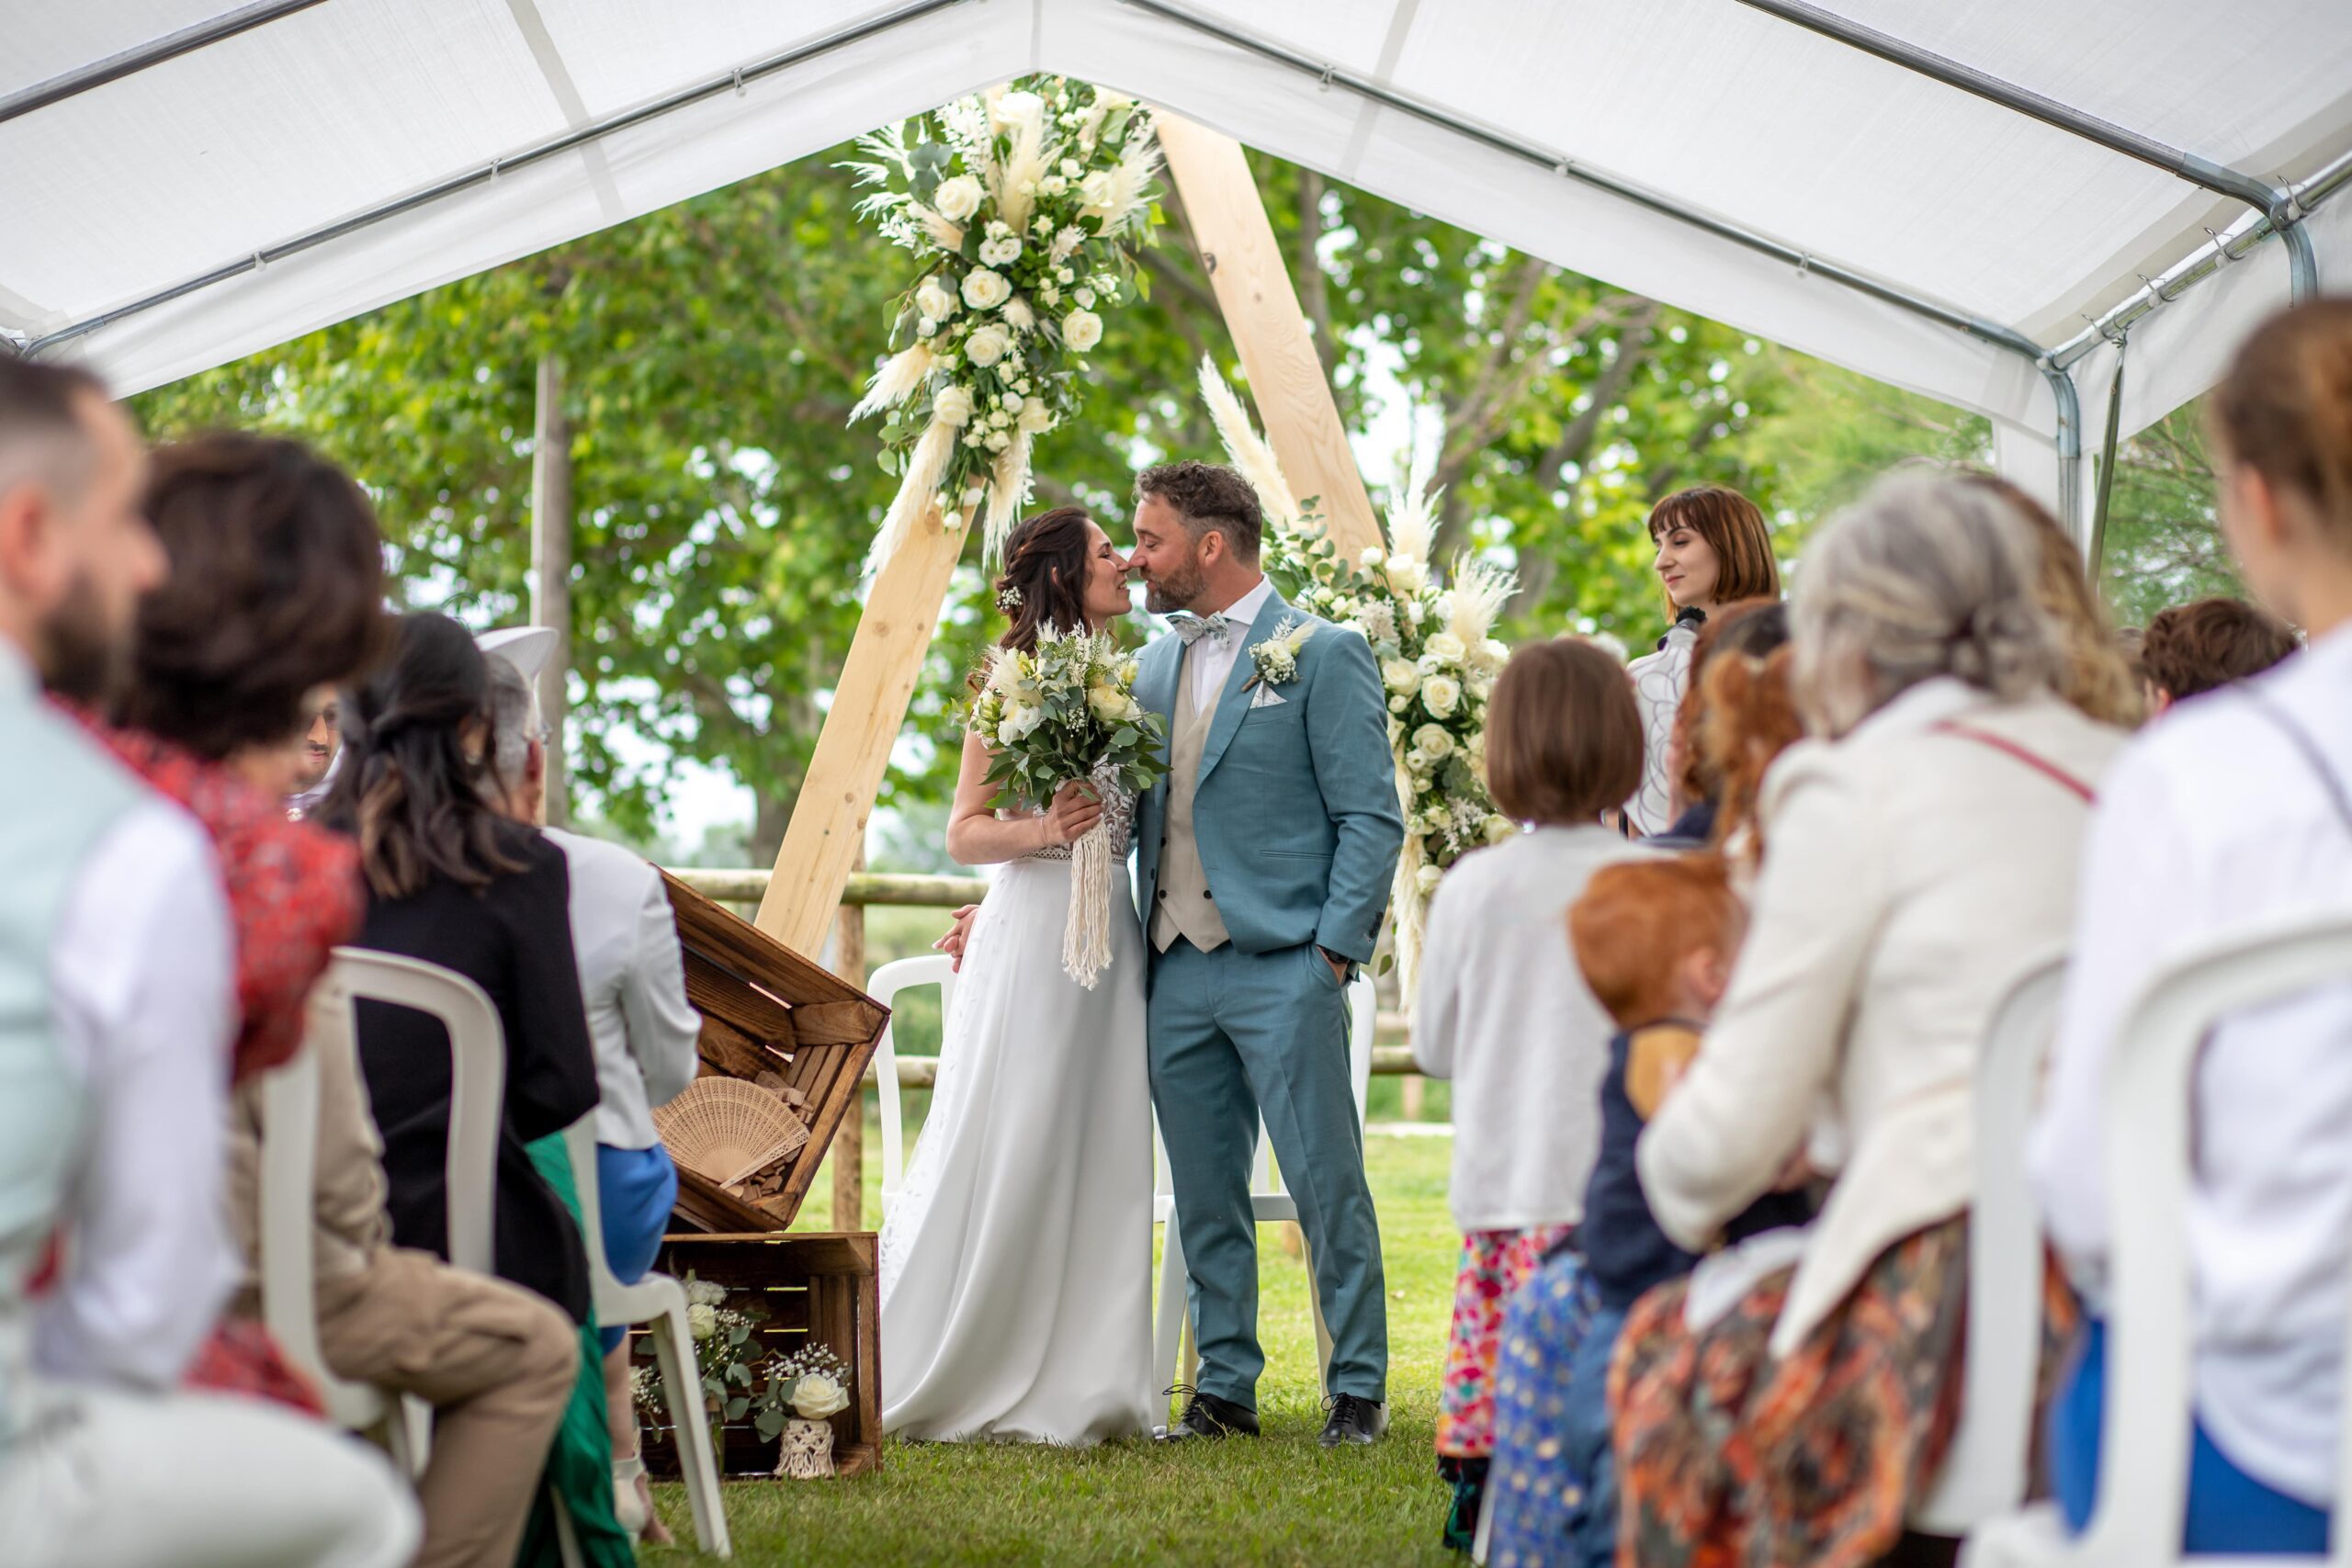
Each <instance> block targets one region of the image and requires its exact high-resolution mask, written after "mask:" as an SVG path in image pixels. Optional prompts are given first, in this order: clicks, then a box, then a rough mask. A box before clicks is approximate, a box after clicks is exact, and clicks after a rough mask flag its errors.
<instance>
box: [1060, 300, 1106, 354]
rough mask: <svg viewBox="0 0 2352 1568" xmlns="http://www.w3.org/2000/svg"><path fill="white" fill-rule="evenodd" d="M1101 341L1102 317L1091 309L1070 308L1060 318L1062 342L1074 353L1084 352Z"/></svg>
mask: <svg viewBox="0 0 2352 1568" xmlns="http://www.w3.org/2000/svg"><path fill="white" fill-rule="evenodd" d="M1102 341H1103V318H1102V317H1100V316H1098V315H1096V314H1095V313H1094V312H1093V311H1091V310H1072V311H1071V312H1070V313H1069V315H1067V316H1064V317H1063V318H1062V342H1064V343H1066V344H1069V346H1070V351H1071V352H1072V353H1074V354H1084V353H1085V352H1086V351H1087V350H1088V349H1090V348H1092V347H1093V346H1094V345H1095V344H1098V343H1101V342H1102Z"/></svg>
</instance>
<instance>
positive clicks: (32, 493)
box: [0, 356, 417, 1568]
mask: <svg viewBox="0 0 2352 1568" xmlns="http://www.w3.org/2000/svg"><path fill="white" fill-rule="evenodd" d="M140 482H141V457H140V452H139V444H138V439H137V437H136V435H135V434H133V433H132V430H131V427H130V422H129V421H128V420H127V419H125V418H124V417H123V415H122V414H121V412H119V411H118V410H117V409H115V408H114V407H113V406H112V405H111V404H109V403H108V402H107V400H106V394H105V390H104V389H103V388H102V387H101V386H100V385H99V384H98V383H97V382H96V380H95V379H93V378H90V377H88V376H86V375H85V374H82V373H80V372H76V371H72V370H64V369H59V368H55V367H41V366H35V365H30V364H27V363H26V362H24V361H22V360H17V359H10V358H6V357H5V356H0V756H5V757H6V758H7V760H8V761H7V766H6V767H5V768H0V1542H6V1559H7V1561H8V1562H9V1563H10V1564H11V1568H46V1565H49V1564H57V1565H60V1568H64V1565H68V1564H71V1565H73V1568H174V1565H175V1564H183V1563H185V1564H206V1565H213V1564H224V1563H232V1562H233V1563H238V1564H251V1565H253V1568H276V1565H279V1564H284V1565H287V1568H298V1565H300V1568H309V1565H316V1568H394V1565H395V1564H399V1563H402V1562H407V1561H408V1559H409V1556H410V1553H411V1552H412V1551H413V1550H414V1548H415V1545H416V1539H417V1522H416V1512H415V1508H414V1506H413V1504H412V1503H411V1502H409V1501H408V1499H407V1496H406V1492H405V1488H404V1487H403V1486H402V1485H401V1483H400V1481H399V1480H398V1478H397V1477H395V1476H394V1475H393V1473H392V1472H391V1469H390V1466H389V1465H387V1464H386V1463H385V1462H384V1461H383V1460H382V1458H381V1456H379V1455H377V1454H373V1453H370V1452H368V1451H367V1450H364V1449H361V1448H359V1447H357V1446H356V1445H353V1444H351V1443H348V1442H346V1441H345V1440H344V1439H343V1438H341V1437H340V1436H339V1435H337V1434H335V1433H333V1432H330V1431H328V1430H327V1429H326V1428H324V1427H321V1426H319V1425H317V1424H316V1423H315V1422H311V1421H309V1420H305V1419H303V1418H301V1417H300V1416H293V1415H290V1414H288V1413H286V1412H284V1411H282V1410H279V1409H277V1408H274V1407H271V1406H269V1405H266V1404H259V1403H256V1402H254V1401H250V1400H241V1399H232V1398H225V1397H221V1396H217V1395H206V1394H193V1393H173V1392H171V1389H172V1385H173V1384H174V1383H175V1382H176V1381H177V1380H178V1378H179V1376H180V1374H181V1372H182V1371H183V1370H184V1369H185V1367H186V1366H187V1361H188V1359H189V1357H190V1355H191V1353H192V1352H193V1351H194V1350H195V1349H196V1348H197V1346H198V1342H199V1341H200V1340H202V1338H203V1337H204V1336H205V1334H206V1332H207V1331H208V1330H209V1328H210V1326H211V1325H212V1321H213V1315H214V1312H215V1309H216V1308H217V1307H218V1305H219V1304H220V1301H221V1299H222V1297H223V1296H224V1295H226V1293H227V1292H228V1290H229V1288H230V1285H231V1284H232V1281H233V1280H234V1278H235V1259H234V1258H233V1256H232V1253H231V1251H230V1248H229V1246H228V1241H227V1237H226V1236H225V1235H224V1234H223V1232H222V1226H221V1220H220V1188H221V1165H222V1152H221V1126H222V1123H223V1122H224V1120H225V1111H224V1107H223V1105H222V1101H221V1095H222V1088H223V1085H224V1083H225V1082H226V1078H227V1073H226V1070H225V1062H226V1058H227V1055H228V1049H229V1043H230V1039H231V1036H232V1032H233V1029H234V1020H235V1016H236V1015H235V1003H234V1000H233V998H232V990H231V979H232V976H231V958H230V931H229V917H228V913H227V911H226V909H225V908H223V907H222V901H221V896H220V871H219V867H218V864H217V863H216V862H215V860H214V857H213V854H212V852H211V849H210V847H209V844H208V843H207V842H206V840H205V835H204V832H203V829H201V828H199V827H198V825H197V823H196V822H194V821H193V820H191V819H190V818H188V816H187V814H186V813H185V812H184V811H182V810H181V809H180V808H179V807H175V806H173V805H170V804H169V803H167V802H165V801H164V799H162V797H160V796H158V795H154V794H153V793H152V792H150V791H148V790H146V789H145V788H143V787H142V786H141V784H139V783H138V781H137V780H136V779H135V778H134V777H132V775H130V773H127V772H125V771H124V770H123V769H122V768H121V767H120V765H119V764H118V763H117V762H115V761H114V760H113V759H111V758H110V757H108V756H107V755H106V753H105V752H104V751H103V750H100V749H99V748H98V747H97V746H96V744H95V743H94V742H93V741H92V740H91V739H89V738H88V737H86V736H85V734H83V733H82V731H81V730H80V729H79V728H77V727H76V726H75V725H74V723H73V722H72V721H71V720H69V719H67V718H66V717H64V716H62V715H61V714H59V713H58V712H56V711H55V710H54V709H53V708H51V707H50V706H49V705H47V704H45V703H43V702H42V701H41V699H40V686H41V685H42V684H44V683H45V684H46V685H47V686H48V687H49V688H50V689H51V691H52V692H53V693H54V694H57V695H58V696H60V697H61V698H63V699H65V700H68V701H71V702H76V703H96V702H100V701H102V700H104V699H105V697H106V696H107V694H108V690H109V688H110V686H111V685H112V684H113V683H114V682H115V681H116V679H117V678H118V677H119V674H120V672H121V670H122V667H123V665H124V662H125V660H126V659H127V657H128V654H129V651H130V642H131V632H132V624H133V616H134V614H135V610H136V605H137V602H138V599H139V596H140V595H141V593H143V592H146V591H147V590H149V589H151V588H153V586H154V585H155V584H156V583H157V582H158V581H161V580H162V578H163V576H164V569H165V564H166V563H165V558H164V551H163V549H162V547H160V546H159V545H158V544H157V542H156V539H155V536H154V534H153V531H152V530H150V529H149V527H148V526H147V525H146V523H145V521H144V520H143V519H142V518H141V516H140V514H139V511H138V498H139V493H140ZM45 1258H51V1259H54V1260H55V1261H54V1263H53V1265H45V1262H44V1259H45ZM40 1275H46V1276H47V1282H46V1284H45V1286H44V1287H43V1288H42V1289H41V1290H40V1291H39V1292H36V1290H35V1287H34V1280H35V1279H36V1277H37V1276H40Z"/></svg>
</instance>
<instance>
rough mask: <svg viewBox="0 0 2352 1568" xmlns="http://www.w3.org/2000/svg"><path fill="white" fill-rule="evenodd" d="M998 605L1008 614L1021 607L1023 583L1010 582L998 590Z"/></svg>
mask: <svg viewBox="0 0 2352 1568" xmlns="http://www.w3.org/2000/svg"><path fill="white" fill-rule="evenodd" d="M996 607H997V608H998V609H1000V610H1001V611H1003V612H1004V613H1005V614H1006V615H1011V614H1012V612H1013V611H1015V610H1018V609H1019V608H1021V585H1020V584H1019V583H1017V582H1008V583H1006V584H1005V585H1004V586H1003V587H1001V588H1000V589H998V590H997V591H996Z"/></svg>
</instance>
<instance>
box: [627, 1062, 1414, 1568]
mask: <svg viewBox="0 0 2352 1568" xmlns="http://www.w3.org/2000/svg"><path fill="white" fill-rule="evenodd" d="M1392 1092H1393V1089H1392ZM1373 1115H1374V1122H1375V1124H1377V1122H1379V1120H1380V1108H1379V1106H1378V1104H1377V1103H1375V1105H1374V1113H1373ZM1366 1143H1367V1148H1366V1155H1365V1160H1366V1165H1367V1167H1368V1168H1369V1173H1370V1176H1371V1179H1372V1190H1373V1196H1374V1200H1375V1201H1376V1202H1377V1203H1378V1205H1379V1210H1380V1233H1381V1241H1382V1248H1383V1254H1384V1257H1385V1261H1386V1265H1387V1273H1388V1292H1389V1303H1388V1345H1389V1409H1390V1417H1391V1425H1390V1428H1389V1433H1388V1436H1387V1437H1386V1438H1385V1439H1384V1440H1383V1441H1382V1442H1380V1443H1379V1444H1377V1445H1375V1446H1374V1447H1373V1448H1371V1449H1369V1450H1342V1451H1338V1452H1331V1453H1326V1452H1325V1451H1323V1450H1321V1449H1319V1448H1317V1446H1316V1443H1315V1436H1316V1433H1317V1431H1318V1430H1320V1428H1321V1426H1322V1419H1323V1413H1322V1408H1321V1406H1322V1400H1321V1393H1320V1390H1319V1388H1318V1385H1317V1375H1316V1366H1315V1331H1314V1326H1313V1324H1312V1321H1311V1320H1310V1318H1309V1317H1308V1315H1307V1297H1306V1290H1307V1281H1306V1269H1305V1268H1304V1266H1303V1265H1302V1263H1301V1261H1300V1258H1299V1256H1298V1254H1297V1253H1296V1252H1295V1251H1293V1250H1291V1249H1290V1248H1289V1247H1285V1246H1284V1245H1283V1240H1282V1238H1281V1236H1280V1235H1279V1233H1280V1231H1281V1230H1282V1229H1283V1228H1284V1227H1279V1226H1271V1225H1270V1226H1263V1227H1261V1230H1260V1235H1259V1242H1260V1269H1261V1280H1262V1293H1261V1305H1260V1319H1259V1334H1260V1337H1261V1338H1262V1340H1263V1341H1264V1344H1265V1348H1266V1361H1267V1366H1266V1374H1265V1377H1264V1379H1263V1381H1262V1382H1261V1383H1260V1384H1259V1390H1258V1398H1259V1414H1260V1416H1261V1419H1262V1420H1263V1422H1264V1424H1265V1431H1266V1435H1265V1437H1264V1438H1262V1439H1261V1440H1259V1441H1256V1442H1249V1441H1243V1440H1232V1441H1227V1442H1222V1443H1192V1444H1186V1445H1182V1446H1181V1447H1177V1448H1168V1447H1161V1446H1158V1445H1155V1444H1152V1443H1150V1442H1148V1441H1135V1442H1125V1443H1115V1444H1108V1445H1105V1446H1103V1447H1102V1448H1099V1449H1095V1450H1088V1451H1069V1450H1052V1449H1041V1448H1032V1447H1015V1446H1011V1445H1004V1446H979V1445H964V1444H937V1443H914V1444H910V1443H897V1442H893V1443H891V1444H889V1445H888V1446H887V1447H886V1448H885V1450H884V1451H883V1460H882V1468H881V1472H880V1473H879V1474H876V1475H869V1476H863V1477H860V1478H858V1479H857V1480H854V1481H842V1482H826V1483H795V1482H788V1481H778V1482H748V1483H733V1484H730V1485H729V1487H728V1488H727V1508H728V1517H729V1520H730V1521H731V1522H732V1526H733V1529H734V1534H735V1556H736V1561H737V1562H745V1563H754V1564H762V1563H793V1564H802V1563H810V1564H820V1563H842V1564H851V1563H856V1564H868V1563H926V1562H952V1563H1100V1562H1170V1563H1178V1562H1181V1563H1208V1562H1218V1563H1222V1562H1266V1563H1324V1562H1331V1563H1369V1562H1379V1563H1388V1562H1398V1563H1409V1562H1424V1563H1447V1562H1454V1561H1457V1560H1456V1559H1454V1558H1453V1556H1452V1555H1451V1554H1450V1553H1448V1552H1446V1551H1444V1550H1443V1549H1442V1548H1441V1547H1440V1546H1439V1545H1438V1529H1439V1526H1440V1525H1441V1524H1442V1520H1443V1516H1444V1511H1445V1504H1446V1491H1445V1488H1444V1487H1443V1486H1442V1484H1441V1483H1439V1481H1438V1480H1437V1477H1436V1470H1435V1461H1434V1460H1433V1459H1432V1457H1431V1454H1432V1450H1431V1447H1430V1444H1431V1442H1432V1440H1433V1438H1434V1436H1435V1430H1436V1421H1437V1391H1438V1377H1439V1371H1440V1369H1441V1367H1442V1363H1443V1360H1444V1356H1445V1337H1446V1326H1447V1323H1448V1321H1449V1318H1450V1316H1451V1314H1452V1309H1453V1268H1454V1262H1455V1255H1456V1252H1457V1249H1458V1247H1459V1239H1460V1238H1459V1236H1458V1235H1457V1234H1456V1233H1455V1231H1454V1229H1453V1221H1452V1220H1451V1219H1450V1218H1449V1217H1448V1215H1447V1213H1446V1206H1445V1190H1446V1174H1447V1170H1448V1167H1449V1164H1450V1162H1451V1159H1452V1156H1453V1143H1452V1140H1451V1139H1449V1138H1444V1137H1404V1136H1396V1135H1384V1134H1374V1135H1373V1136H1371V1137H1370V1138H1369V1139H1367V1140H1366ZM876 1147H877V1140H876V1138H875V1136H874V1135H873V1134H872V1133H871V1129H870V1127H869V1135H868V1137H867V1140H866V1158H865V1193H866V1196H865V1212H866V1220H867V1224H869V1225H872V1224H877V1223H878V1221H879V1203H878V1191H879V1184H880V1177H879V1169H878V1159H877V1156H876V1152H875V1151H876ZM830 1191H831V1186H830V1177H829V1176H822V1175H820V1177H819V1178H818V1179H817V1182H816V1184H815V1186H814V1188H813V1190H812V1201H811V1202H810V1203H809V1207H808V1210H807V1212H805V1213H804V1214H803V1216H802V1219H801V1223H800V1224H798V1225H797V1226H796V1227H795V1228H797V1229H824V1228H828V1222H829V1218H830V1215H829V1212H828V1205H827V1201H826V1197H825V1195H826V1194H828V1193H830ZM657 1491H658V1500H659V1504H660V1506H661V1510H662V1517H663V1518H664V1519H666V1520H667V1521H668V1522H669V1525H670V1528H671V1529H673V1531H675V1532H676V1533H677V1535H678V1537H679V1539H680V1540H682V1541H684V1540H691V1539H692V1534H693V1532H692V1526H691V1521H690V1519H689V1517H688V1516H687V1512H686V1504H685V1495H684V1491H683V1489H681V1488H680V1487H677V1486H674V1485H671V1486H663V1487H661V1488H658V1489H657ZM643 1560H644V1561H645V1562H648V1563H663V1564H667V1563H686V1562H705V1561H711V1560H710V1559H706V1558H703V1557H701V1556H699V1555H698V1554H697V1553H695V1551H693V1550H691V1549H690V1548H687V1547H684V1546H681V1547H675V1548H667V1549H662V1548H649V1549H647V1551H646V1552H645V1553H644V1559H643Z"/></svg>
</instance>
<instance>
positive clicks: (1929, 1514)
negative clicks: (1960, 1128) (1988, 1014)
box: [1910, 956, 2066, 1537]
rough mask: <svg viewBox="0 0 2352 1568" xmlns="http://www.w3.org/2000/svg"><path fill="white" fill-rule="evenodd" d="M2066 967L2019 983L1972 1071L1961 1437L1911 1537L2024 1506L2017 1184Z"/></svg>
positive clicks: (2036, 1310)
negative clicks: (1972, 1167)
mask: <svg viewBox="0 0 2352 1568" xmlns="http://www.w3.org/2000/svg"><path fill="white" fill-rule="evenodd" d="M2065 979H2066V961H2065V959H2064V957H2063V956H2052V957H2047V958H2043V959H2041V960H2040V961H2038V962H2036V963H2034V964H2031V965H2030V966H2028V967H2027V968H2026V970H2025V971H2024V972H2023V973H2022V974H2021V975H2020V976H2018V979H2017V981H2016V983H2015V984H2013V985H2012V986H2011V987H2010V988H2009V991H2008V994H2007V996H2006V997H2004V998H2002V1000H2001V1003H2000V1005H1999V1006H1998V1007H1996V1009H1994V1010H1993V1021H1992V1023H1991V1024H1990V1025H1989V1026H1988V1027H1987V1029H1986V1030H1985V1048H1984V1051H1983V1052H1982V1053H1981V1054H1980V1055H1978V1057H1977V1059H1976V1107H1975V1123H1976V1131H1975V1135H1976V1196H1975V1200H1974V1201H1973V1203H1972V1204H1971V1205H1970V1209H1969V1219H1968V1348H1967V1353H1966V1355H1965V1357H1964V1358H1963V1360H1962V1365H1963V1366H1964V1367H1965V1369H1966V1370H1965V1371H1964V1372H1963V1374H1962V1376H1963V1378H1964V1380H1965V1382H1964V1384H1963V1386H1962V1391H1961V1404H1960V1411H1961V1416H1960V1429H1959V1430H1958V1431H1957V1432H1956V1433H1954V1434H1953V1436H1952V1443H1951V1450H1950V1451H1949V1452H1948V1453H1947V1454H1946V1456H1945V1459H1944V1464H1943V1470H1942V1472H1940V1473H1939V1475H1938V1476H1937V1477H1936V1483H1935V1485H1934V1487H1933V1488H1932V1489H1931V1490H1930V1491H1929V1492H1928V1495H1927V1496H1926V1497H1925V1498H1923V1499H1921V1500H1920V1502H1919V1503H1918V1504H1917V1506H1914V1507H1913V1508H1912V1510H1911V1520H1910V1523H1911V1528H1912V1529H1915V1530H1918V1531H1921V1532H1923V1533H1925V1534H1928V1535H1936V1536H1955V1537H1956V1536H1962V1535H1966V1534H1967V1533H1968V1531H1969V1530H1970V1529H1972V1528H1973V1527H1974V1526H1975V1525H1977V1524H1978V1523H1980V1522H1981V1521H1983V1520H1985V1519H1988V1518H1991V1517H1994V1516H1995V1515H1996V1514H2003V1513H2007V1512H2008V1511H2009V1510H2011V1509H2013V1508H2016V1507H2017V1506H2019V1505H2020V1504H2022V1503H2023V1502H2024V1501H2025V1495H2026V1485H2027V1483H2028V1480H2029V1477H2028V1474H2027V1470H2028V1466H2029V1464H2030V1455H2031V1453H2032V1451H2033V1415H2034V1411H2033V1396H2034V1388H2035V1383H2036V1381H2037V1379H2038V1378H2039V1375H2040V1372H2041V1289H2042V1275H2041V1255H2042V1245H2041V1239H2042V1238H2041V1210H2040V1208H2039V1207H2038V1206H2037V1205H2036V1204H2035V1202H2034V1198H2033V1192H2032V1190H2031V1188H2030V1186H2029V1185H2028V1184H2027V1181H2026V1168H2025V1144H2026V1132H2027V1129H2028V1127H2029V1126H2030V1124H2031V1122H2032V1120H2033V1108H2034V1102H2035V1100H2037V1098H2038V1097H2039V1093H2040V1089H2041V1064H2042V1062H2043V1060H2044V1059H2045V1058H2046V1057H2047V1056H2048V1055H2049V1053H2050V1041H2051V1037H2052V1035H2053V1034H2054V1033H2055V1032H2057V1027H2058V998H2059V996H2060V994H2061V993H2062V992H2063V991H2064V988H2065Z"/></svg>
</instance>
